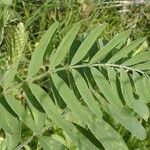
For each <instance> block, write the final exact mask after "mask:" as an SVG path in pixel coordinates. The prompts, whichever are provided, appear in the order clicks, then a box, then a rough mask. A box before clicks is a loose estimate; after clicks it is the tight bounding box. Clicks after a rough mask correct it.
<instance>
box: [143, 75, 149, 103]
mask: <svg viewBox="0 0 150 150" xmlns="http://www.w3.org/2000/svg"><path fill="white" fill-rule="evenodd" d="M143 82H144V87H145V91H146V95H147V97H148V99H147V101H146V102H147V103H149V102H150V92H149V89H150V78H149V77H148V76H143Z"/></svg>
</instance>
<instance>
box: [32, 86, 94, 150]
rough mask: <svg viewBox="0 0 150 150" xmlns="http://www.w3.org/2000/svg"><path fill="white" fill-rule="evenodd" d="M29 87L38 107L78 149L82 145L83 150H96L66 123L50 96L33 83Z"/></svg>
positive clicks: (73, 127)
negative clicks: (38, 104)
mask: <svg viewBox="0 0 150 150" xmlns="http://www.w3.org/2000/svg"><path fill="white" fill-rule="evenodd" d="M29 87H30V89H31V91H32V93H33V95H34V96H35V97H36V99H37V100H38V102H39V103H40V105H41V106H42V107H43V109H44V110H45V112H46V114H47V116H48V117H49V118H50V119H52V121H53V122H54V123H56V124H57V125H58V126H59V127H61V128H62V129H63V130H65V131H66V133H67V134H68V135H69V136H70V138H71V139H72V140H73V141H74V142H75V143H76V145H77V146H78V147H80V146H81V145H82V144H83V145H82V146H83V148H82V149H83V150H91V149H95V150H97V148H96V147H95V146H94V145H93V144H92V143H91V142H90V141H88V140H87V139H86V138H85V137H84V136H83V135H82V134H80V133H78V131H77V129H76V128H75V126H74V125H73V124H72V123H71V122H69V121H66V120H65V119H64V118H63V117H62V116H61V114H60V113H59V111H58V108H57V107H56V106H55V105H54V103H53V102H52V99H51V98H50V96H49V95H48V94H47V93H46V92H45V91H44V90H43V89H42V88H40V87H39V86H38V85H36V84H33V83H29ZM41 97H42V99H41ZM77 133H78V134H77ZM82 142H83V143H82ZM81 143H82V144H81Z"/></svg>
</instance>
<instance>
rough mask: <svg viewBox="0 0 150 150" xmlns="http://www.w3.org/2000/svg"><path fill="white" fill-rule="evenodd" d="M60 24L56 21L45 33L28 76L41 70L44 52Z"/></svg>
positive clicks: (33, 57)
mask: <svg viewBox="0 0 150 150" xmlns="http://www.w3.org/2000/svg"><path fill="white" fill-rule="evenodd" d="M58 25H59V23H58V22H55V23H53V24H52V25H51V26H50V28H49V29H48V30H47V31H46V33H45V34H44V35H43V37H42V38H41V40H40V42H39V44H38V46H37V47H36V49H35V50H34V52H33V54H32V58H31V61H30V64H29V72H28V77H32V76H34V75H35V74H36V73H37V72H38V71H39V69H40V68H41V67H42V64H43V57H44V54H45V52H46V49H47V47H48V45H49V44H50V42H51V39H52V37H53V34H54V33H55V31H56V29H57V28H58Z"/></svg>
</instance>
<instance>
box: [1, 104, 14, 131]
mask: <svg viewBox="0 0 150 150" xmlns="http://www.w3.org/2000/svg"><path fill="white" fill-rule="evenodd" d="M5 111H6V110H5V109H4V107H2V105H0V126H1V128H2V129H3V130H4V131H5V132H7V133H10V134H12V130H11V128H10V127H9V125H8V124H7V122H6V118H4V112H5Z"/></svg>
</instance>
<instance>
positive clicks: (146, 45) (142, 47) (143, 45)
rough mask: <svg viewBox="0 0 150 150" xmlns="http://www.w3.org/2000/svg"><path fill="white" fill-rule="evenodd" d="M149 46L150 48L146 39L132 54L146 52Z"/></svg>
mask: <svg viewBox="0 0 150 150" xmlns="http://www.w3.org/2000/svg"><path fill="white" fill-rule="evenodd" d="M147 48H148V43H147V41H145V42H143V43H142V45H141V46H140V47H139V48H138V49H137V50H135V52H134V53H133V54H132V56H136V55H138V54H139V53H142V52H144V51H145V50H146V49H147Z"/></svg>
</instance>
